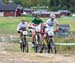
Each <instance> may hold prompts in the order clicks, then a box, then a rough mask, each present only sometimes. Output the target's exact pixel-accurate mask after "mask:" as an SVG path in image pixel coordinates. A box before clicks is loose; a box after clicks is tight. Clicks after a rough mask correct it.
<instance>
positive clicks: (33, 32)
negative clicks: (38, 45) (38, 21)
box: [32, 30, 35, 47]
mask: <svg viewBox="0 0 75 63" xmlns="http://www.w3.org/2000/svg"><path fill="white" fill-rule="evenodd" d="M34 38H35V31H34V30H33V31H32V47H34Z"/></svg>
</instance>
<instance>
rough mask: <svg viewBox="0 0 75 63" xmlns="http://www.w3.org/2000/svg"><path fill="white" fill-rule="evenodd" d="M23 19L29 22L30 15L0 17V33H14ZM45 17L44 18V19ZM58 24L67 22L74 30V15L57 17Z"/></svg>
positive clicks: (71, 29)
mask: <svg viewBox="0 0 75 63" xmlns="http://www.w3.org/2000/svg"><path fill="white" fill-rule="evenodd" d="M22 19H24V20H26V21H27V22H31V20H32V17H0V33H3V34H4V33H5V34H8V33H10V34H11V33H16V28H17V26H18V24H19V22H20V21H21V20H22ZM46 20H47V18H45V19H44V21H46ZM58 21H59V24H69V25H70V31H75V22H74V21H75V18H74V17H62V18H58Z"/></svg>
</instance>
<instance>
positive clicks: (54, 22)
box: [45, 19, 58, 32]
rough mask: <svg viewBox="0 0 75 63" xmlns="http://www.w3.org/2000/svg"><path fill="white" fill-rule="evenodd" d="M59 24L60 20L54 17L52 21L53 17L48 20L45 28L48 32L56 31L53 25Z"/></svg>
mask: <svg viewBox="0 0 75 63" xmlns="http://www.w3.org/2000/svg"><path fill="white" fill-rule="evenodd" d="M56 24H58V21H57V20H56V19H54V20H53V21H51V19H48V20H47V22H46V26H47V28H46V29H45V31H46V32H48V31H52V32H53V31H54V29H53V27H54V25H56Z"/></svg>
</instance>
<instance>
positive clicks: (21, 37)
mask: <svg viewBox="0 0 75 63" xmlns="http://www.w3.org/2000/svg"><path fill="white" fill-rule="evenodd" d="M19 35H20V43H21V42H22V33H19Z"/></svg>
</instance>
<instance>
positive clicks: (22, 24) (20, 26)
mask: <svg viewBox="0 0 75 63" xmlns="http://www.w3.org/2000/svg"><path fill="white" fill-rule="evenodd" d="M26 27H27V23H26V22H25V23H20V24H19V25H18V27H17V31H19V30H22V31H24V30H26Z"/></svg>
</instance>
